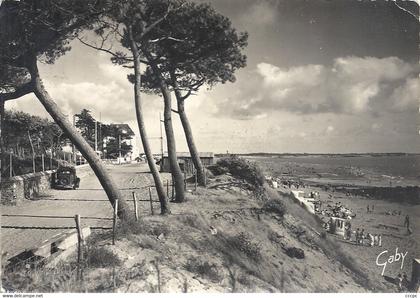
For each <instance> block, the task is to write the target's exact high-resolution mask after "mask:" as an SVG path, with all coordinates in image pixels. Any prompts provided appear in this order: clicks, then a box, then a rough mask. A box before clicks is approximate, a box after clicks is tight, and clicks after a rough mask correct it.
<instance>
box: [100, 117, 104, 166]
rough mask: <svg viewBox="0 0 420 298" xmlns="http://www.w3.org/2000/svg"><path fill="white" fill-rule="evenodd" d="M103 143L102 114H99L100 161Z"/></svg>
mask: <svg viewBox="0 0 420 298" xmlns="http://www.w3.org/2000/svg"><path fill="white" fill-rule="evenodd" d="M103 142H104V140H103V139H102V113H101V112H99V148H100V151H101V159H102V157H103Z"/></svg>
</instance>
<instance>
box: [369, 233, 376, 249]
mask: <svg viewBox="0 0 420 298" xmlns="http://www.w3.org/2000/svg"><path fill="white" fill-rule="evenodd" d="M368 239H370V246H374V245H375V237H374V236H373V234H370V233H368Z"/></svg>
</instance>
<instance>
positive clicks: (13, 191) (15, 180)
mask: <svg viewBox="0 0 420 298" xmlns="http://www.w3.org/2000/svg"><path fill="white" fill-rule="evenodd" d="M76 171H77V176H78V177H80V178H82V179H83V177H86V176H87V175H92V174H93V171H92V170H91V168H90V166H89V165H88V164H86V165H81V166H77V167H76ZM54 172H55V171H46V172H39V173H33V174H25V175H21V176H15V177H12V178H7V179H2V181H1V204H2V205H17V204H19V203H20V202H22V201H23V200H25V199H27V200H33V199H36V198H38V197H39V196H41V195H42V194H45V193H46V192H48V190H50V189H51V175H52V173H54Z"/></svg>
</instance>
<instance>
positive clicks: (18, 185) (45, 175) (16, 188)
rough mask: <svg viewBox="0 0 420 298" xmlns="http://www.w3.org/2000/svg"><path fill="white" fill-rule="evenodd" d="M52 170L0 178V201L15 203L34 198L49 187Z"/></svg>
mask: <svg viewBox="0 0 420 298" xmlns="http://www.w3.org/2000/svg"><path fill="white" fill-rule="evenodd" d="M53 172H54V171H46V172H40V173H34V174H25V175H21V176H15V177H12V178H7V179H2V182H1V203H2V204H7V205H16V204H19V202H22V201H23V200H24V199H29V200H32V199H34V198H36V197H37V196H39V195H40V194H42V193H43V192H45V191H47V190H49V189H51V174H52V173H53Z"/></svg>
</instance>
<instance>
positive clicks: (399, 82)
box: [219, 56, 420, 119]
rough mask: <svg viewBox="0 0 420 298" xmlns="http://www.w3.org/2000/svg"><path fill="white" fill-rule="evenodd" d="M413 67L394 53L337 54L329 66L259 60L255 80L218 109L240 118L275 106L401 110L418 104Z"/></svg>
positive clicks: (341, 111) (298, 110) (306, 110)
mask: <svg viewBox="0 0 420 298" xmlns="http://www.w3.org/2000/svg"><path fill="white" fill-rule="evenodd" d="M417 73H418V67H417V66H413V65H410V64H408V63H406V62H404V61H402V60H401V59H399V58H396V57H387V58H374V57H364V58H361V57H353V56H351V57H341V58H337V59H335V60H334V61H333V63H332V65H330V66H324V65H314V64H309V65H304V66H296V67H290V68H281V67H278V66H275V65H272V64H269V63H259V64H258V65H257V68H256V70H255V72H254V78H253V80H254V83H253V84H249V83H247V85H246V86H242V88H240V90H241V91H240V92H239V93H238V94H234V98H233V99H232V98H231V99H230V100H225V101H223V102H222V103H221V105H220V107H222V109H219V112H221V113H224V114H229V115H230V116H233V117H236V118H239V119H254V118H255V117H258V116H259V115H262V114H267V113H268V112H270V111H276V110H285V111H290V112H293V113H297V114H317V113H336V114H363V113H370V114H372V115H376V114H378V113H383V112H405V111H408V110H412V109H413V107H414V108H415V107H416V106H417V105H418V104H419V102H418V96H417V94H419V89H420V84H419V80H418V79H417Z"/></svg>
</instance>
